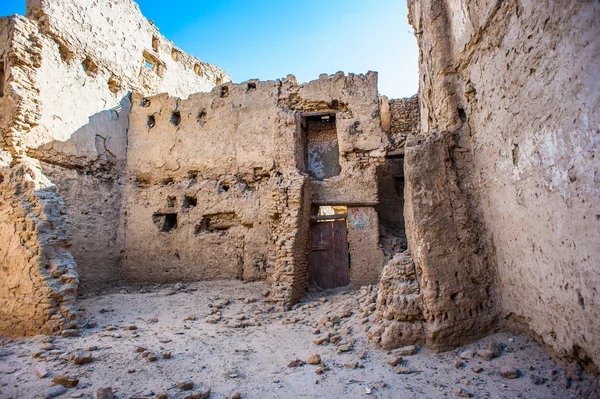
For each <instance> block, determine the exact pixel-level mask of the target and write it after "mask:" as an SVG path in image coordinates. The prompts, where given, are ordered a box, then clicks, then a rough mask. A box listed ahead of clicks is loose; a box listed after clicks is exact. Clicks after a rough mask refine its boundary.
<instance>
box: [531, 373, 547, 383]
mask: <svg viewBox="0 0 600 399" xmlns="http://www.w3.org/2000/svg"><path fill="white" fill-rule="evenodd" d="M529 379H530V380H531V382H533V383H534V384H535V385H542V384H544V383H545V382H546V381H548V380H547V379H546V378H544V377H540V376H539V375H536V374H529Z"/></svg>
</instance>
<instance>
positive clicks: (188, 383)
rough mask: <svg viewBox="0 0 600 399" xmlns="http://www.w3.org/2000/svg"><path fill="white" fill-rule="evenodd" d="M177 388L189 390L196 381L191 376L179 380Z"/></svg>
mask: <svg viewBox="0 0 600 399" xmlns="http://www.w3.org/2000/svg"><path fill="white" fill-rule="evenodd" d="M177 388H179V389H180V390H182V391H189V390H191V389H193V388H194V381H192V380H191V379H189V378H186V379H185V380H181V381H178V382H177Z"/></svg>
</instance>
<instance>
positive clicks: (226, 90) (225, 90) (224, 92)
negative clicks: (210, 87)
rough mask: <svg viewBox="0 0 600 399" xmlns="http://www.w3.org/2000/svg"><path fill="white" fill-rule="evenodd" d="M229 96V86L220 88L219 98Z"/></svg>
mask: <svg viewBox="0 0 600 399" xmlns="http://www.w3.org/2000/svg"><path fill="white" fill-rule="evenodd" d="M228 96H229V86H223V87H221V98H225V97H228Z"/></svg>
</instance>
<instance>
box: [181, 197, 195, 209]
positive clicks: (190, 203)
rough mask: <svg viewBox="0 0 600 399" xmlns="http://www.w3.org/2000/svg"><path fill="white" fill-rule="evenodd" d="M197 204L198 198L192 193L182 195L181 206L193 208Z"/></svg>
mask: <svg viewBox="0 0 600 399" xmlns="http://www.w3.org/2000/svg"><path fill="white" fill-rule="evenodd" d="M197 204H198V199H197V198H196V196H194V195H186V196H185V197H183V207H184V208H185V209H189V208H193V207H195V206H196V205H197Z"/></svg>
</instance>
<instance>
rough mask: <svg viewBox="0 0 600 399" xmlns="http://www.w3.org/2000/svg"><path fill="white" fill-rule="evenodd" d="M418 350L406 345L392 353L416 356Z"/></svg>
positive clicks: (413, 346)
mask: <svg viewBox="0 0 600 399" xmlns="http://www.w3.org/2000/svg"><path fill="white" fill-rule="evenodd" d="M418 350H419V349H418V348H417V347H416V346H415V345H408V346H404V347H402V348H398V349H394V350H393V351H392V352H393V353H394V355H399V356H410V355H414V354H416V353H417V352H418Z"/></svg>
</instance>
